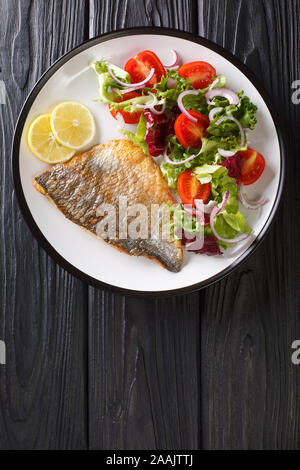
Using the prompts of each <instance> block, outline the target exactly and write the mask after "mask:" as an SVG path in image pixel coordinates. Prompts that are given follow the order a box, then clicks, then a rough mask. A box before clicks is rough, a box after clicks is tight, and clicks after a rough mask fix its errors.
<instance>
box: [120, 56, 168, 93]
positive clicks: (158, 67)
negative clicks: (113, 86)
mask: <svg viewBox="0 0 300 470" xmlns="http://www.w3.org/2000/svg"><path fill="white" fill-rule="evenodd" d="M151 69H155V72H154V75H153V77H152V78H151V80H149V82H148V83H146V85H145V86H148V87H152V86H154V85H155V84H156V83H159V82H160V80H161V77H162V76H164V77H165V75H166V71H165V68H164V66H163V64H162V63H161V61H160V60H159V58H158V57H157V55H156V54H154V52H152V51H143V52H139V53H138V54H137V55H136V56H135V57H133V58H132V59H129V60H128V62H126V65H125V70H126V72H128V73H129V75H130V77H131V83H139V82H142V81H143V80H145V78H147V77H148V75H149V73H150V72H151Z"/></svg>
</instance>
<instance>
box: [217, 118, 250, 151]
mask: <svg viewBox="0 0 300 470" xmlns="http://www.w3.org/2000/svg"><path fill="white" fill-rule="evenodd" d="M223 121H233V122H235V123H236V125H237V126H238V128H239V131H240V134H241V144H240V145H241V147H244V145H245V141H246V136H245V131H244V129H243V127H242V126H241V124H240V122H239V121H238V120H237V119H235V118H234V117H232V116H222V117H221V118H220V119H218V120H217V122H216V126H218V125H219V124H221V123H222V122H223Z"/></svg>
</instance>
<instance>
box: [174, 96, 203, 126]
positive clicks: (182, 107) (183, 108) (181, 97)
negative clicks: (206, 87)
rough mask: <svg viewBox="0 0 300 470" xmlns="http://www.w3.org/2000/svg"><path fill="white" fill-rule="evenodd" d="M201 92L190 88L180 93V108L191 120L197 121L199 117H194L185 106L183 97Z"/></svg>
mask: <svg viewBox="0 0 300 470" xmlns="http://www.w3.org/2000/svg"><path fill="white" fill-rule="evenodd" d="M198 94H199V92H198V91H196V90H188V91H184V92H182V93H180V95H179V96H178V100H177V104H178V108H179V109H180V111H181V112H182V113H183V114H185V115H186V117H187V118H189V120H190V121H192V122H197V119H196V118H194V117H193V116H192V115H191V114H190V113H189V112H188V111H187V110H186V109H185V107H184V105H183V102H182V100H183V98H184V97H185V96H186V95H198Z"/></svg>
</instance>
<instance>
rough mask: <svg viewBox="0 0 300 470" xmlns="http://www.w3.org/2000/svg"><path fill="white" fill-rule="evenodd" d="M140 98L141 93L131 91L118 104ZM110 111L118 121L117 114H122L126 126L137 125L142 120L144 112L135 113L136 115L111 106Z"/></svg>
mask: <svg viewBox="0 0 300 470" xmlns="http://www.w3.org/2000/svg"><path fill="white" fill-rule="evenodd" d="M138 96H141V94H140V93H137V92H135V91H130V92H128V93H125V94H124V95H123V97H122V99H120V100H117V103H121V102H122V101H126V100H131V99H132V98H137V97H138ZM109 111H110V114H111V115H112V116H113V117H114V118H115V119H117V114H118V113H120V114H122V116H123V118H124V121H125V122H126V124H137V123H138V122H139V120H140V117H141V114H142V112H143V111H142V110H141V111H135V112H134V113H129V112H128V111H123V109H121V108H120V109H113V108H112V107H111V106H109Z"/></svg>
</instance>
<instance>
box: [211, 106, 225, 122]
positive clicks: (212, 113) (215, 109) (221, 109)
mask: <svg viewBox="0 0 300 470" xmlns="http://www.w3.org/2000/svg"><path fill="white" fill-rule="evenodd" d="M223 109H224V108H221V107H220V108H214V109H212V110H211V111H210V112H209V115H208V119H209V120H210V121H213V120H214V117H215V115H216V114H218V113H219V112H220V111H223Z"/></svg>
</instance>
